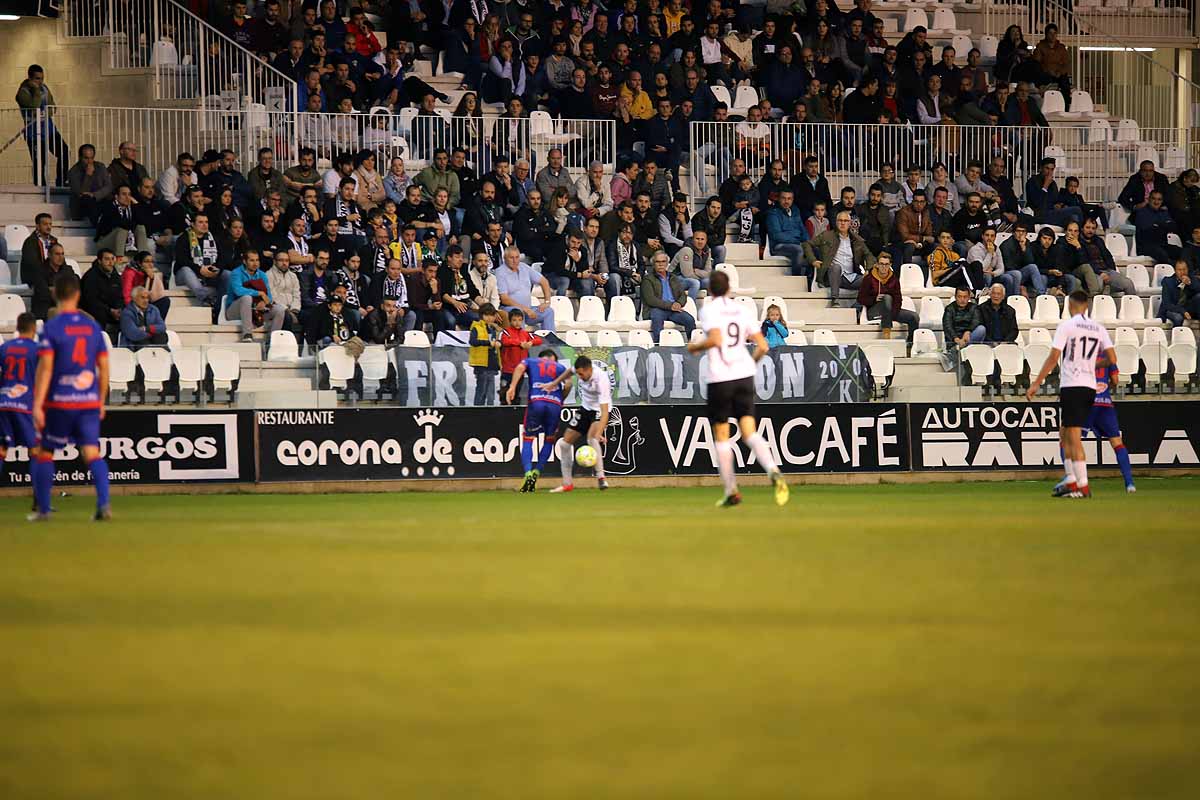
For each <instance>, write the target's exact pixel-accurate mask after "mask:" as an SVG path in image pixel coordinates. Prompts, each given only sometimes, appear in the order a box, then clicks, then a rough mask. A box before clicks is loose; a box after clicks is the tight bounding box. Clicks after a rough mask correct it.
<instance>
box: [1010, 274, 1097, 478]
mask: <svg viewBox="0 0 1200 800" xmlns="http://www.w3.org/2000/svg"><path fill="white" fill-rule="evenodd" d="M1067 307H1068V309H1069V311H1070V314H1071V318H1070V319H1069V320H1067V321H1066V322H1064V323H1062V324H1061V325H1059V326H1058V330H1057V331H1055V333H1054V343H1053V344H1052V345H1051V350H1050V355H1049V356H1048V357H1047V358H1046V363H1045V364H1043V365H1042V369H1041V372H1039V373H1038V374H1037V377H1036V378H1034V379H1033V380H1032V381H1030V383H1029V391H1027V392H1025V397H1026V398H1027V399H1029V400H1032V399H1033V396H1034V394H1036V393H1037V390H1038V387H1040V386H1041V385H1042V381H1044V380H1046V376H1047V375H1049V374H1050V373H1051V372H1052V371H1053V370H1054V367H1055V365H1059V364H1061V366H1060V367H1059V372H1058V374H1059V382H1058V383H1059V392H1058V408H1059V416H1060V420H1059V432H1058V438H1059V441H1060V442H1061V443H1062V451H1063V466H1064V467H1065V469H1066V473H1067V476H1066V489H1067V492H1066V493H1065V494H1063V495H1061V496H1062V497H1091V496H1092V493H1091V490H1090V489H1089V488H1088V478H1087V456H1086V455H1085V454H1084V451H1083V436H1082V433H1083V426H1084V425H1086V424H1087V421H1088V416H1089V415H1090V414H1091V412H1092V403H1093V401H1094V400H1095V399H1096V358H1097V357H1098V356H1101V355H1103V356H1105V357H1106V358H1107V359H1108V363H1110V364H1112V365H1113V374H1114V375H1115V374H1116V363H1117V353H1116V351H1115V350H1113V345H1112V340H1111V339H1109V338H1108V331H1107V330H1106V329H1105V327H1104V326H1103V325H1101V324H1100V323H1098V322H1093V321H1092V320H1090V319H1088V318H1087V317H1086V316H1085V314H1086V313H1087V307H1088V296H1087V294H1086V293H1085V292H1071V295H1070V296H1069V297H1068V298H1067Z"/></svg>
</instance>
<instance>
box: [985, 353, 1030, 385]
mask: <svg viewBox="0 0 1200 800" xmlns="http://www.w3.org/2000/svg"><path fill="white" fill-rule="evenodd" d="M993 355H994V356H995V359H996V362H997V363H999V364H1000V383H1001V384H1002V385H1009V386H1015V385H1016V383H1017V378H1019V377H1020V376H1021V374H1022V373H1023V372H1024V371H1025V353H1024V352H1023V351H1022V350H1021V348H1020V347H1018V346H1017V345H1015V344H1001V345H997V346H996V349H995V350H994V351H993Z"/></svg>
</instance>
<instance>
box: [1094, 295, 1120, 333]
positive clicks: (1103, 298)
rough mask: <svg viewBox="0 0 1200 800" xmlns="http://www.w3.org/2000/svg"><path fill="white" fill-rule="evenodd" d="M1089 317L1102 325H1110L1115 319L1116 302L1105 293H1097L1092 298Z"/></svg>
mask: <svg viewBox="0 0 1200 800" xmlns="http://www.w3.org/2000/svg"><path fill="white" fill-rule="evenodd" d="M1090 316H1091V318H1092V319H1093V320H1094V321H1096V322H1099V323H1100V324H1102V325H1110V324H1112V323H1114V322H1116V321H1117V304H1116V303H1114V302H1113V299H1112V298H1111V297H1109V296H1108V295H1106V294H1098V295H1096V296H1095V297H1093V298H1092V313H1091V315H1090Z"/></svg>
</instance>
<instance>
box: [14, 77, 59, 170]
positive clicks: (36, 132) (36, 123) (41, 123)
mask: <svg viewBox="0 0 1200 800" xmlns="http://www.w3.org/2000/svg"><path fill="white" fill-rule="evenodd" d="M17 106H18V107H19V108H20V110H21V120H22V122H23V124H24V127H22V129H21V133H22V134H23V135H24V137H25V144H26V145H27V146H28V147H29V161H30V163H31V164H32V166H33V183H34V185H35V186H45V185H46V172H45V169H46V161H47V159H48V158H53V159H55V162H56V163H57V165H58V168H57V172H56V177H55V181H54V185H55V186H66V174H67V161H68V159H70V157H71V156H70V152H71V151H70V148H68V147H67V143H66V142H64V141H63V139H62V136H60V135H59V133H58V128H57V127H56V126H55V124H54V107H55V102H54V93H53V92H51V91H50V87H49V86H47V85H46V72H45V70H43V69H42V68H41V67H40V66H39V65H37V64H30V65H29V69H27V70H26V71H25V80H23V81H22V82H21V85H20V87H19V88H18V89H17Z"/></svg>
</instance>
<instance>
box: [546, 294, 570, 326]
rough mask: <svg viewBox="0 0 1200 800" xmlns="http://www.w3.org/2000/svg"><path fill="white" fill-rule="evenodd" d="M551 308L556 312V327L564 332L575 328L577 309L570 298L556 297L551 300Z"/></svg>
mask: <svg viewBox="0 0 1200 800" xmlns="http://www.w3.org/2000/svg"><path fill="white" fill-rule="evenodd" d="M550 308H551V309H552V310H553V311H554V325H555V327H558V328H562V329H563V330H568V329H570V328H574V327H575V307H574V306H572V305H571V300H570V299H569V298H567V297H562V296H561V295H554V296H553V297H551V298H550Z"/></svg>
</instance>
